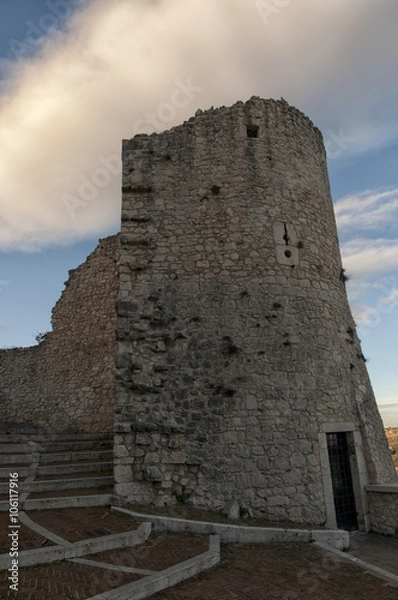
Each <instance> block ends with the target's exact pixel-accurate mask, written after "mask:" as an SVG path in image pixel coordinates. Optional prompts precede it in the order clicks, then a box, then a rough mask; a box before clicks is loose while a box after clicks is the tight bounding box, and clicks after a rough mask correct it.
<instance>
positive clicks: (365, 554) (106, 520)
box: [0, 508, 398, 600]
mask: <svg viewBox="0 0 398 600" xmlns="http://www.w3.org/2000/svg"><path fill="white" fill-rule="evenodd" d="M27 517H28V519H26V520H25V523H23V524H22V527H21V534H20V535H21V537H20V541H21V545H20V550H22V549H30V548H31V549H32V550H33V549H37V548H42V547H50V546H52V545H54V543H56V540H57V539H58V538H59V539H61V540H64V542H65V544H66V545H69V546H71V545H72V544H74V543H81V542H82V541H84V540H87V539H93V538H97V539H98V538H101V537H103V536H107V535H112V534H123V533H125V532H130V531H134V530H135V529H136V528H137V523H135V522H133V521H130V520H128V519H126V518H124V517H123V516H121V515H118V514H115V513H113V512H111V511H110V509H109V508H70V509H57V510H45V511H32V512H29V514H27ZM7 521H8V515H7V514H6V513H3V514H0V528H1V532H2V537H0V543H1V544H2V548H1V551H2V552H7V551H8V545H9V540H8V539H7V535H5V534H4V532H5V530H6V528H7V526H8V523H7ZM31 521H33V523H31ZM29 524H30V525H31V527H35V524H36V525H37V526H38V527H36V528H37V529H38V531H39V532H38V531H34V530H32V529H31V528H30V527H29ZM248 524H249V523H248ZM46 530H48V531H49V532H51V535H50V534H48V535H49V537H50V539H47V538H46ZM51 538H52V539H51ZM54 540H55V542H54ZM351 546H352V555H354V556H356V557H358V558H360V559H362V560H364V561H366V562H369V563H372V564H375V565H377V566H379V567H381V568H383V569H386V570H390V572H395V573H397V574H398V569H397V563H398V540H396V539H391V538H384V537H381V536H377V535H366V536H365V535H362V534H354V535H353V536H352V542H351ZM207 548H208V538H207V537H206V536H203V537H202V536H192V535H188V534H185V535H181V534H179V535H177V534H161V535H159V534H153V535H151V537H150V538H149V539H148V540H147V542H146V543H145V544H144V545H142V546H135V547H132V548H121V549H116V550H107V551H103V552H98V553H95V554H87V555H85V556H84V557H81V558H78V559H74V560H68V561H61V562H57V563H52V564H44V565H39V566H34V567H24V568H21V569H20V572H19V592H18V595H16V594H15V593H14V592H13V591H11V590H10V589H9V581H8V572H7V571H6V570H4V571H1V572H0V598H4V599H8V598H12V599H13V600H14V599H15V598H18V600H87V599H89V598H90V597H92V596H94V595H96V594H99V593H103V592H106V591H109V590H112V589H115V588H117V587H119V586H122V585H125V584H127V583H131V582H133V581H137V580H139V579H141V578H142V577H145V576H147V575H150V574H153V573H156V572H159V571H162V570H163V569H166V568H168V567H170V566H171V565H175V564H178V563H180V562H183V561H184V560H187V559H189V558H191V557H194V556H197V555H198V554H201V553H202V552H204V551H206V550H207ZM221 557H222V562H221V565H219V566H218V567H214V568H213V569H212V570H211V571H208V572H205V573H202V574H201V575H199V576H198V577H196V578H195V579H193V580H190V581H188V582H186V583H183V584H180V585H178V586H176V587H175V588H172V589H169V590H167V591H165V592H161V593H159V594H157V595H155V596H152V598H153V599H154V600H188V599H189V600H221V599H222V600H257V599H261V600H274V599H275V600H311V599H314V600H336V599H339V600H354V599H355V600H372V599H375V600H376V599H377V600H397V598H398V587H393V584H392V583H391V582H390V583H389V582H387V581H384V580H382V579H379V578H376V577H375V576H374V575H373V574H370V573H368V572H367V571H366V569H364V568H361V567H359V566H357V565H355V564H352V563H348V562H346V560H345V559H344V556H339V555H336V554H333V553H331V552H327V551H325V550H324V549H322V548H319V547H316V546H314V545H304V544H301V545H294V544H284V545H267V546H259V545H256V546H249V545H246V546H238V545H224V546H222V551H221ZM132 600H133V598H132Z"/></svg>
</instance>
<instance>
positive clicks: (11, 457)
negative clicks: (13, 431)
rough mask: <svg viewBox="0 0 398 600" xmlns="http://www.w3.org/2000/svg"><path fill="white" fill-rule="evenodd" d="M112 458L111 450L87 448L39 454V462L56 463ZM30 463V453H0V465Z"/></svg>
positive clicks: (108, 459) (107, 459)
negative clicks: (78, 450)
mask: <svg viewBox="0 0 398 600" xmlns="http://www.w3.org/2000/svg"><path fill="white" fill-rule="evenodd" d="M110 460H113V450H87V451H82V452H73V451H72V452H54V453H43V454H40V457H39V462H40V464H41V465H43V464H50V463H52V464H56V463H65V462H69V463H71V462H75V463H77V462H80V461H83V462H87V461H110ZM15 464H19V465H30V464H31V455H30V454H0V465H5V466H6V465H15Z"/></svg>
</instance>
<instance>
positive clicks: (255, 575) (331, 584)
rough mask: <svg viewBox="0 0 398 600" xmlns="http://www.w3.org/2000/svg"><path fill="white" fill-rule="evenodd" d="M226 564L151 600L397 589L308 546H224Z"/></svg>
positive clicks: (392, 596) (348, 597) (378, 596)
mask: <svg viewBox="0 0 398 600" xmlns="http://www.w3.org/2000/svg"><path fill="white" fill-rule="evenodd" d="M222 557H223V560H222V564H221V565H220V566H219V567H215V568H214V569H212V570H211V571H208V572H206V573H202V574H201V575H199V576H198V577H197V578H195V579H194V580H191V581H188V582H186V583H183V584H180V585H179V586H177V587H174V588H172V589H170V590H167V591H165V592H161V593H159V594H156V595H155V596H153V597H152V600H397V598H398V590H397V588H392V587H389V586H388V585H387V584H386V583H384V582H383V581H381V580H379V579H376V578H375V577H373V576H371V575H368V574H366V573H365V572H364V571H363V570H362V569H360V568H358V567H356V566H354V565H350V564H347V563H346V562H341V559H339V558H337V557H335V556H334V555H332V554H329V553H326V552H324V551H322V550H320V549H319V548H317V547H314V546H310V545H300V546H298V545H269V546H238V545H236V546H223V548H222Z"/></svg>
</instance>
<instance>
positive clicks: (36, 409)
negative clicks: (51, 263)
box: [0, 236, 119, 432]
mask: <svg viewBox="0 0 398 600" xmlns="http://www.w3.org/2000/svg"><path fill="white" fill-rule="evenodd" d="M118 263H119V238H118V236H112V237H109V238H105V239H103V240H100V242H99V244H98V246H97V248H96V249H95V250H94V252H92V253H91V254H90V256H89V257H88V258H87V260H86V261H85V262H84V263H83V264H82V265H81V266H79V267H78V268H77V269H74V270H72V271H70V272H69V279H68V281H67V282H66V284H65V285H66V289H65V290H64V292H63V293H62V296H61V298H60V299H59V300H58V302H57V304H56V305H55V307H54V309H53V312H52V326H53V330H52V331H51V332H50V333H49V334H48V335H47V337H46V340H45V341H43V342H42V343H41V344H39V345H38V346H33V347H31V348H16V349H9V350H2V351H0V412H1V420H2V423H3V424H4V423H24V424H25V425H26V424H30V425H32V426H36V427H40V428H45V429H51V430H55V431H59V430H63V431H64V430H74V431H87V432H91V431H112V430H113V419H114V410H115V343H116V340H115V331H116V302H117V297H118V289H119V288H118V285H119V284H118V269H119V264H118Z"/></svg>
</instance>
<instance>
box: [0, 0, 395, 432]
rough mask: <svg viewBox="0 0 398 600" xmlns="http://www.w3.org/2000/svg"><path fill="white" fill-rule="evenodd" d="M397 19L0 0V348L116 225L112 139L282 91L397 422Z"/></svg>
mask: <svg viewBox="0 0 398 600" xmlns="http://www.w3.org/2000/svg"><path fill="white" fill-rule="evenodd" d="M397 19H398V4H397V2H396V0H377V1H376V0H350V2H347V1H346V0H323V2H322V3H320V2H319V0H294V1H293V0H291V1H290V2H289V0H284V1H283V2H281V1H280V0H267V1H266V0H200V1H199V0H146V1H145V2H144V1H143V0H113V2H109V1H108V0H2V1H1V3H0V347H10V346H14V345H15V346H27V345H31V344H34V343H35V339H34V338H35V335H36V334H37V333H38V332H44V331H48V330H49V329H50V314H51V308H52V307H53V305H54V304H55V302H56V301H57V299H58V298H59V296H60V294H61V292H62V290H63V288H64V285H63V283H64V281H66V279H67V277H68V269H72V268H75V267H76V266H77V265H78V264H80V263H81V262H83V261H84V259H85V258H86V256H87V255H88V254H89V252H91V251H92V250H93V248H94V247H95V245H96V243H97V240H98V238H99V237H105V236H106V235H109V234H111V233H114V232H115V231H117V229H118V226H119V212H120V192H119V190H120V165H119V163H118V161H119V158H118V157H119V155H120V142H121V139H122V138H129V137H132V136H133V135H134V134H135V133H137V132H138V131H140V130H142V131H146V132H147V131H161V130H163V129H167V128H169V127H170V126H173V125H175V124H178V123H180V122H182V121H183V120H185V119H187V118H189V117H190V116H191V115H192V114H194V113H195V111H196V110H197V109H198V108H201V109H206V108H209V107H210V106H212V105H214V106H220V105H231V104H233V103H234V102H235V101H236V100H239V99H240V100H247V99H248V98H250V97H251V96H252V95H259V96H263V97H274V98H279V97H284V98H285V99H286V100H287V101H288V102H289V103H291V104H293V105H295V106H297V107H298V108H299V109H300V110H302V111H304V112H305V113H306V114H307V115H308V116H309V117H310V118H311V119H312V120H313V121H314V123H315V124H316V125H317V126H318V127H319V128H320V129H321V131H322V133H323V135H324V139H325V145H326V149H327V152H328V164H329V175H330V181H331V188H332V196H333V201H334V204H335V210H336V216H337V222H338V229H339V236H340V241H341V248H342V255H343V261H344V265H345V268H346V270H347V272H348V273H349V275H350V276H351V278H350V281H349V283H348V291H349V297H350V302H351V306H352V310H353V313H354V317H355V320H356V322H357V324H358V327H359V329H358V333H359V336H360V337H361V339H362V346H363V352H364V354H365V356H366V357H368V358H369V362H368V368H369V372H370V375H371V378H372V382H373V386H374V389H375V392H376V397H377V399H378V402H379V405H380V410H381V413H382V416H383V418H384V421H385V423H386V424H387V425H395V426H398V373H397V371H398V369H397V367H398V364H397V351H396V347H395V340H396V339H397V338H398V218H397V217H398V173H397V160H398V102H397V96H398V76H397V75H398V73H397V71H398V63H397V61H396V56H397V55H398V41H397V36H396V31H395V27H396V23H397ZM177 90H179V91H178V98H179V101H178V102H176V101H175V98H177V95H176V94H177Z"/></svg>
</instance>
